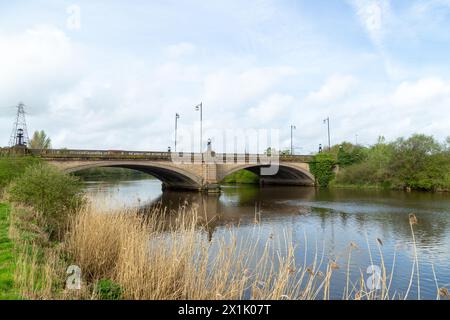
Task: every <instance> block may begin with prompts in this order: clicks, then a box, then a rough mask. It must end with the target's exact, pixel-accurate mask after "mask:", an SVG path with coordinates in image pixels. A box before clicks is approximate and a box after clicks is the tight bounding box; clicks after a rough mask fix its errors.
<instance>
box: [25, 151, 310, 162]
mask: <svg viewBox="0 0 450 320" xmlns="http://www.w3.org/2000/svg"><path fill="white" fill-rule="evenodd" d="M29 151H30V153H31V154H34V155H36V156H40V157H42V158H45V159H60V160H63V159H68V160H74V159H81V160H84V159H89V160H158V161H173V162H177V160H178V159H182V160H183V162H192V163H196V162H200V163H201V162H214V163H252V162H255V163H257V164H259V163H266V162H267V163H268V160H270V159H272V158H273V159H278V160H279V161H283V162H305V163H309V162H311V161H312V156H309V155H279V156H277V157H275V156H274V157H271V156H268V155H265V154H241V153H230V154H224V153H214V152H213V153H212V154H211V155H208V156H207V157H206V156H205V154H201V153H193V152H192V153H191V152H177V153H172V152H160V151H123V150H70V149H48V150H37V149H30V150H29Z"/></svg>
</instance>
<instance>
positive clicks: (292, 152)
mask: <svg viewBox="0 0 450 320" xmlns="http://www.w3.org/2000/svg"><path fill="white" fill-rule="evenodd" d="M296 129H297V127H296V126H294V125H291V156H292V155H294V145H293V131H294V130H296Z"/></svg>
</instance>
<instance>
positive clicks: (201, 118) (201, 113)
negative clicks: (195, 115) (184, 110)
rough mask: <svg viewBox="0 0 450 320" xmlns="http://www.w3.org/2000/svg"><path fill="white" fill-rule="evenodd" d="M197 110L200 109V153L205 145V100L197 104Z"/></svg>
mask: <svg viewBox="0 0 450 320" xmlns="http://www.w3.org/2000/svg"><path fill="white" fill-rule="evenodd" d="M195 111H200V153H202V145H203V102H200V104H198V105H196V106H195Z"/></svg>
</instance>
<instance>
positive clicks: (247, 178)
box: [223, 170, 259, 184]
mask: <svg viewBox="0 0 450 320" xmlns="http://www.w3.org/2000/svg"><path fill="white" fill-rule="evenodd" d="M223 183H230V184H259V176H258V175H257V174H255V173H253V172H251V171H248V170H240V171H237V172H234V173H232V174H230V175H228V176H227V177H225V179H224V180H223Z"/></svg>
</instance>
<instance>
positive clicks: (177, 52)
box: [167, 42, 196, 59]
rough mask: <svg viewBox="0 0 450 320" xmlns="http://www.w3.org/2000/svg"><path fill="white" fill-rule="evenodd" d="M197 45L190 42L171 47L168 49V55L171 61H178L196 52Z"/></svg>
mask: <svg viewBox="0 0 450 320" xmlns="http://www.w3.org/2000/svg"><path fill="white" fill-rule="evenodd" d="M195 49H196V48H195V45H193V44H192V43H188V42H181V43H177V44H174V45H171V46H169V47H168V48H167V54H168V56H169V58H170V59H178V58H181V57H183V56H186V55H191V54H193V53H194V52H195Z"/></svg>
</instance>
